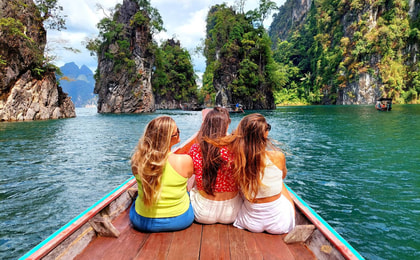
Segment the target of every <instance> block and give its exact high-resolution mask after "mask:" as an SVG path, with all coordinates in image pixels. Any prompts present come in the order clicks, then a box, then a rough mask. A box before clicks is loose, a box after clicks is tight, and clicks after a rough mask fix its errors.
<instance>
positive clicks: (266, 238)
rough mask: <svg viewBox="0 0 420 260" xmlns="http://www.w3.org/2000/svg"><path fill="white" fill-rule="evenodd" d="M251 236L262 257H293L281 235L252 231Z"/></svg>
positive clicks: (287, 259) (286, 258)
mask: <svg viewBox="0 0 420 260" xmlns="http://www.w3.org/2000/svg"><path fill="white" fill-rule="evenodd" d="M252 236H253V238H254V239H255V241H256V242H257V246H258V250H259V251H260V252H261V254H262V256H263V258H264V259H280V260H281V259H284V260H289V259H294V255H293V254H292V253H291V252H290V250H289V247H288V246H287V244H286V243H284V241H283V236H281V235H272V234H268V233H253V234H252ZM297 259H299V258H297ZM299 260H300V259H299Z"/></svg>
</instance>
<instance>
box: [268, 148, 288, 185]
mask: <svg viewBox="0 0 420 260" xmlns="http://www.w3.org/2000/svg"><path fill="white" fill-rule="evenodd" d="M267 156H268V158H269V159H270V161H271V162H272V163H273V164H274V165H275V166H276V167H277V168H279V169H280V170H282V171H283V179H284V178H286V175H287V168H286V156H285V155H284V153H282V152H280V151H267Z"/></svg>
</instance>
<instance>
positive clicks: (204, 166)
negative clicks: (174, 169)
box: [188, 107, 243, 224]
mask: <svg viewBox="0 0 420 260" xmlns="http://www.w3.org/2000/svg"><path fill="white" fill-rule="evenodd" d="M229 124H230V117H229V112H228V111H227V109H226V108H221V107H215V108H214V109H213V110H211V111H210V112H209V113H208V114H207V115H206V117H205V118H204V121H203V124H202V125H201V129H200V131H199V132H198V135H197V143H196V144H194V145H193V146H192V147H191V149H190V151H189V153H188V154H189V155H190V156H191V157H192V159H193V163H194V174H195V186H194V187H193V188H192V189H191V191H190V199H191V204H192V206H193V209H194V217H195V220H196V221H197V222H200V223H203V224H213V223H224V224H229V223H233V221H235V218H236V216H237V214H238V212H239V210H240V208H241V206H242V203H243V201H242V198H241V196H240V195H239V193H238V187H237V185H236V183H235V180H234V177H233V170H232V161H233V158H232V154H231V153H230V152H229V150H228V149H227V148H226V147H222V148H218V147H216V146H213V145H211V144H209V143H208V142H206V141H205V140H206V139H207V140H209V139H217V138H220V137H223V136H226V133H227V131H228V127H229Z"/></svg>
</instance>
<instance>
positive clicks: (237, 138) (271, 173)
mask: <svg viewBox="0 0 420 260" xmlns="http://www.w3.org/2000/svg"><path fill="white" fill-rule="evenodd" d="M270 129H271V126H270V124H268V123H267V122H266V120H265V118H264V116H262V115H261V114H250V115H247V116H245V117H244V118H243V119H242V120H241V121H240V122H239V125H238V127H237V128H236V130H235V131H234V132H233V133H232V135H230V136H227V137H225V138H222V139H221V140H220V141H218V145H228V147H229V150H230V151H231V152H232V153H233V154H234V174H235V179H236V182H237V184H238V186H239V188H240V190H241V192H242V194H243V197H244V204H243V205H242V208H241V210H240V211H239V213H238V216H237V217H236V220H235V222H234V223H233V225H234V226H235V227H237V228H240V229H248V230H249V231H252V232H264V231H266V232H268V233H271V234H283V233H288V232H290V231H291V230H292V229H293V228H294V226H295V211H294V205H293V200H292V198H291V197H290V194H289V193H288V191H287V189H286V187H285V186H284V184H283V179H284V178H285V177H286V174H287V169H286V158H285V156H284V154H283V153H282V152H281V151H279V150H278V149H277V148H276V147H275V146H274V145H273V144H272V143H271V142H270V140H269V139H268V132H269V131H270ZM267 147H269V148H271V150H267Z"/></svg>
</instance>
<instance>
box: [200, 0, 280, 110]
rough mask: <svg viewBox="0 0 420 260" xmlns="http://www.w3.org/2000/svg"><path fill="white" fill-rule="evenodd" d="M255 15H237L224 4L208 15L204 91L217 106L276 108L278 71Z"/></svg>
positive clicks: (264, 33) (267, 41)
mask: <svg viewBox="0 0 420 260" xmlns="http://www.w3.org/2000/svg"><path fill="white" fill-rule="evenodd" d="M255 14H256V11H254V12H252V13H247V15H245V14H241V13H236V12H235V11H234V10H233V9H232V8H231V7H227V6H226V4H222V5H215V6H213V7H211V9H210V11H209V13H208V16H207V30H206V34H207V35H206V40H205V49H204V56H205V57H206V59H207V60H206V64H207V67H206V71H205V73H204V76H203V91H204V92H207V93H209V94H213V95H215V100H216V104H217V105H223V106H229V105H231V104H235V103H238V102H239V103H241V104H242V105H244V107H245V108H246V109H272V108H274V107H275V105H274V98H273V90H275V89H276V88H277V72H276V71H277V68H276V64H275V63H274V60H273V58H272V53H271V49H270V46H271V41H270V39H269V37H268V35H267V33H266V31H265V29H264V28H263V27H262V24H261V19H262V18H261V17H258V16H255ZM256 17H258V21H257V20H255V18H256ZM256 22H259V23H256Z"/></svg>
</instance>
